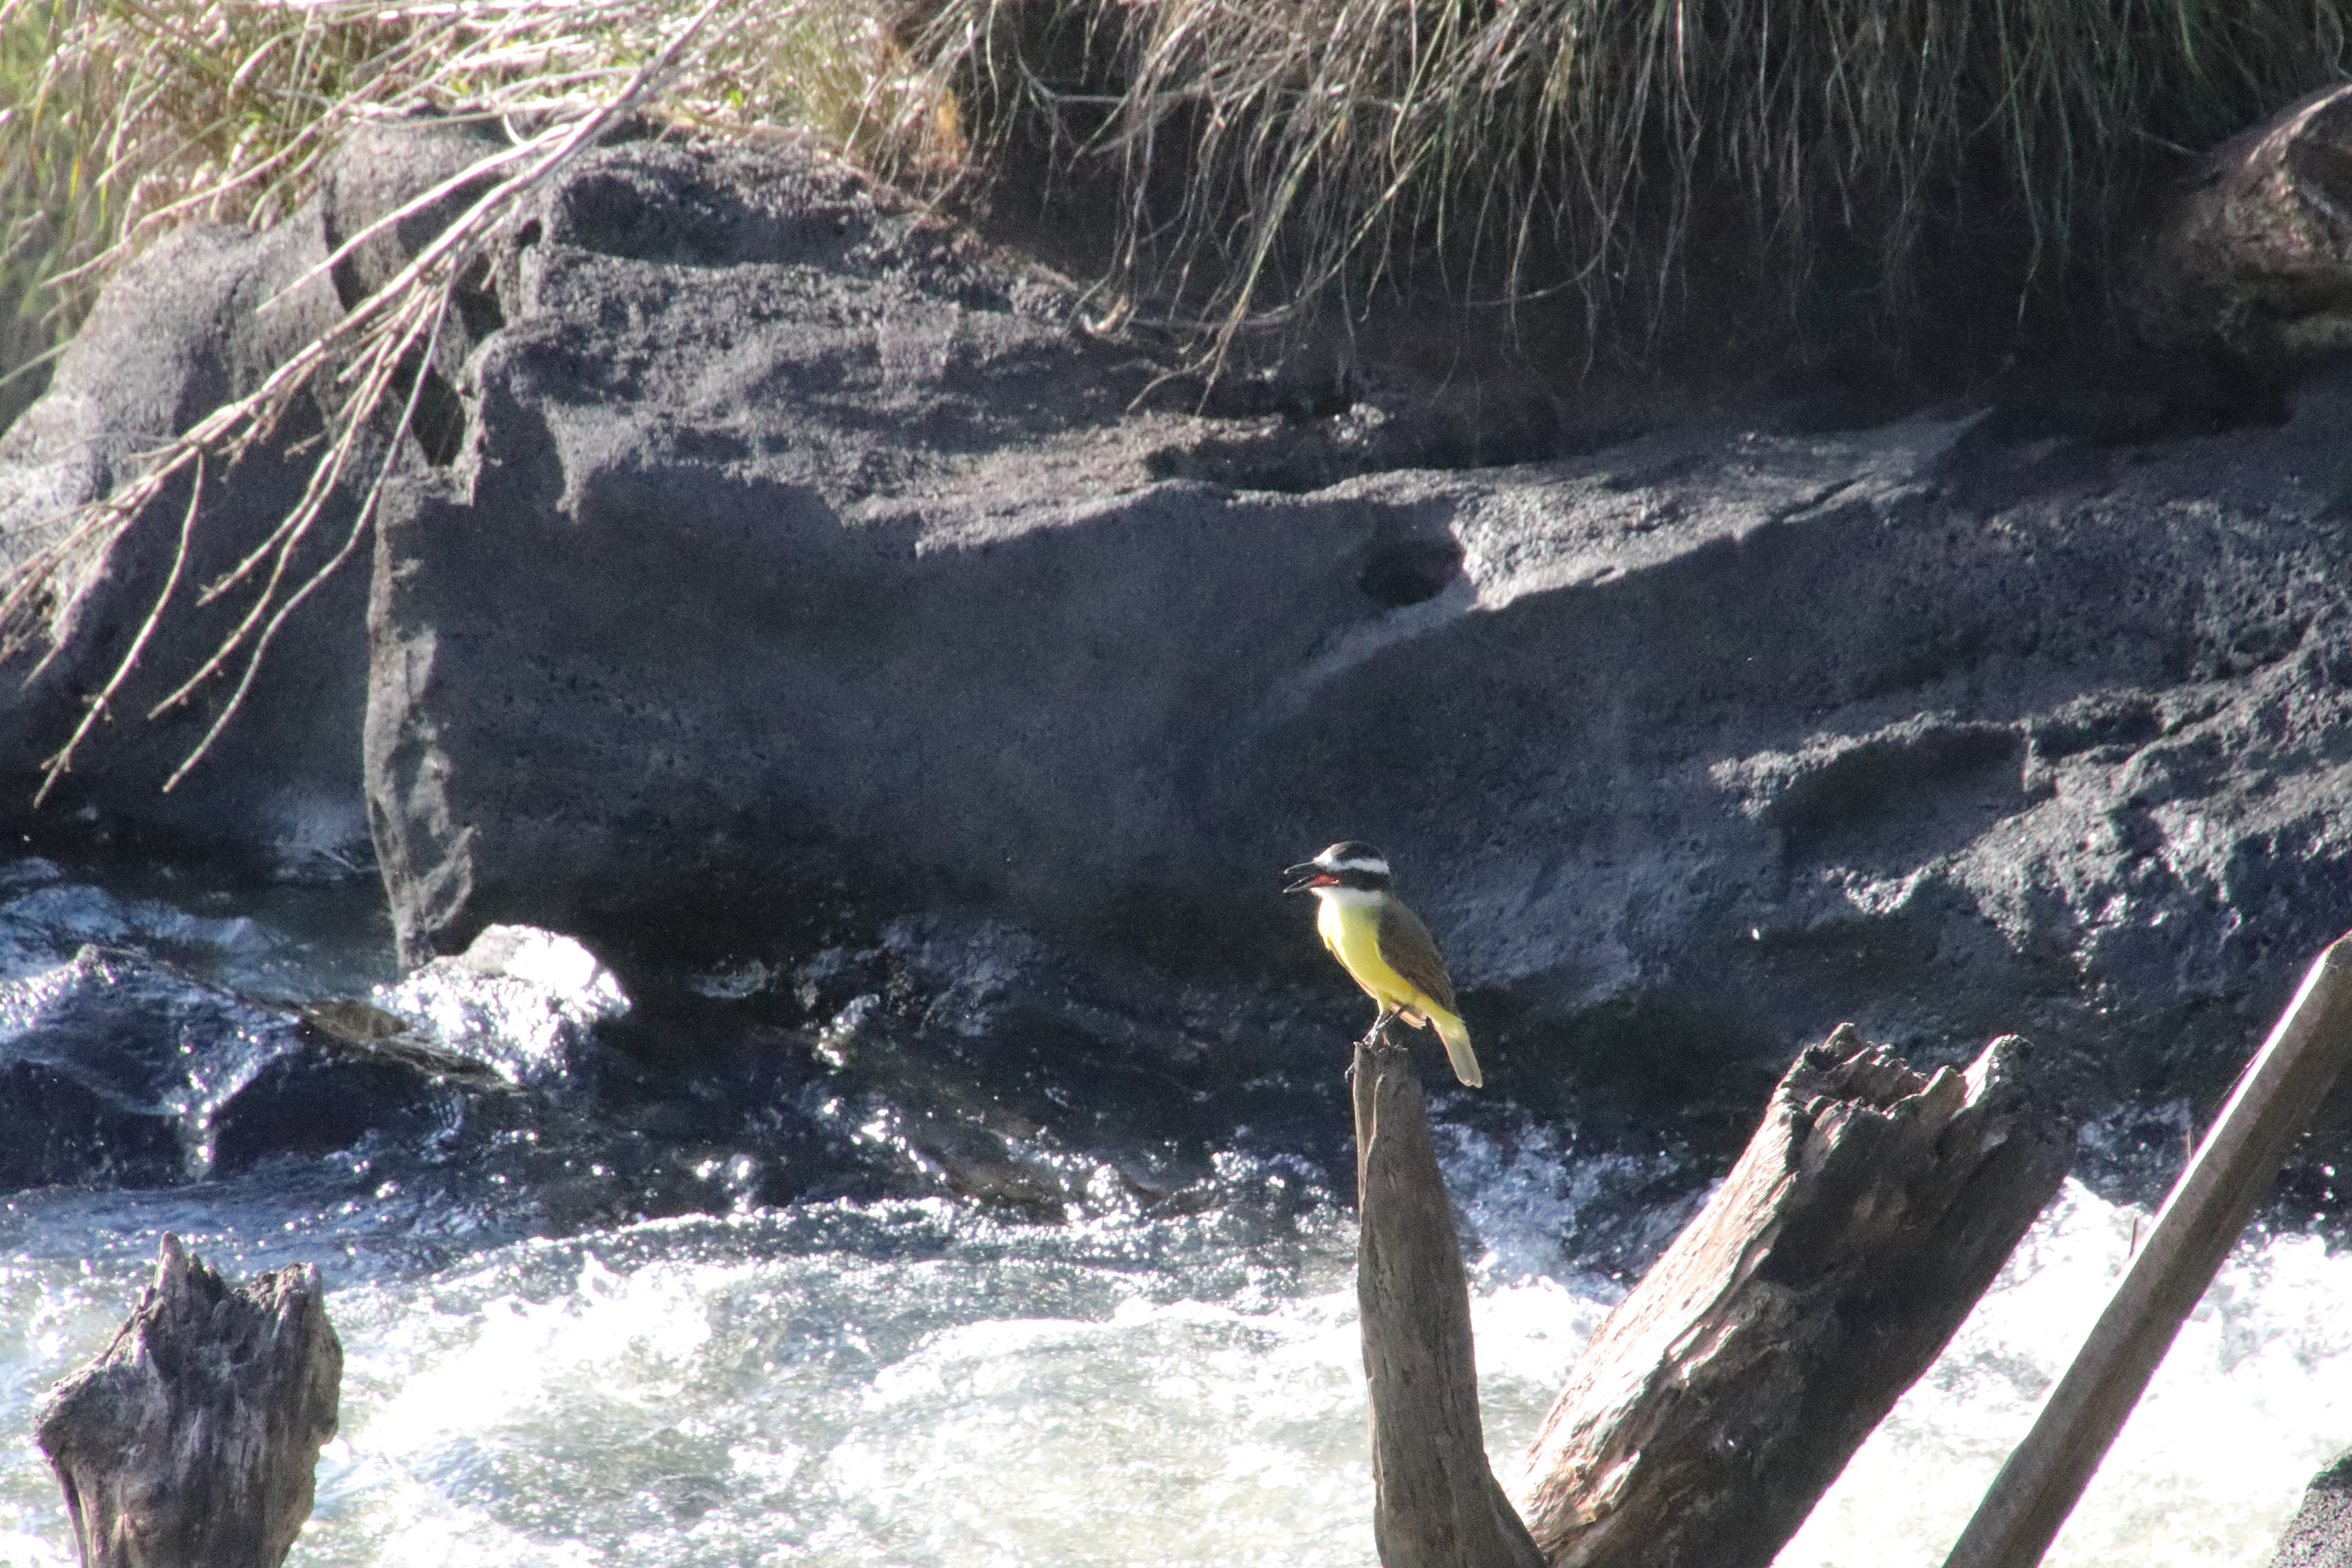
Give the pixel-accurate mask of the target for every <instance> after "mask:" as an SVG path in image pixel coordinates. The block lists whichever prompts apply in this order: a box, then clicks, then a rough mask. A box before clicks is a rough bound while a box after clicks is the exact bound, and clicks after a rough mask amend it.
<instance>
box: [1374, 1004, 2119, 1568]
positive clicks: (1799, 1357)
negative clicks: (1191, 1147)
mask: <svg viewBox="0 0 2352 1568" xmlns="http://www.w3.org/2000/svg"><path fill="white" fill-rule="evenodd" d="M2025 1051H2026V1047H2025V1043H2024V1042H2023V1041H2022V1040H2020V1039H2018V1038H2017V1037H2014V1036H2009V1037H2002V1038H2000V1039H1998V1040H1995V1041H1994V1042H1993V1043H1992V1044H1991V1045H1990V1046H1989V1047H1986V1049H1985V1052H1984V1054H1983V1055H1982V1056H1980V1057H1979V1058H1977V1060H1976V1062H1975V1063H1974V1064H1973V1065H1972V1066H1970V1067H1969V1069H1968V1071H1967V1072H1966V1073H1965V1074H1962V1073H1958V1072H1955V1071H1953V1070H1952V1069H1951V1068H1938V1069H1937V1071H1936V1073H1935V1074H1934V1076H1933V1077H1924V1076H1922V1075H1920V1074H1918V1073H1916V1072H1914V1071H1912V1070H1911V1069H1910V1068H1907V1067H1906V1066H1905V1065H1904V1064H1903V1063H1902V1062H1901V1061H1900V1060H1898V1059H1897V1058H1895V1056H1894V1055H1893V1054H1892V1053H1890V1052H1889V1051H1888V1050H1887V1049H1886V1048H1885V1047H1883V1046H1871V1045H1865V1044H1864V1041H1863V1039H1862V1037H1861V1036H1860V1035H1858V1034H1857V1033H1856V1032H1855V1031H1854V1029H1853V1026H1851V1025H1841V1026H1839V1027H1838V1029H1837V1030H1836V1032H1835V1033H1833V1034H1832V1035H1831V1036H1830V1037H1829V1039H1828V1040H1826V1041H1824V1042H1823V1043H1822V1044H1821V1045H1818V1046H1814V1047H1810V1048H1809V1049H1807V1050H1806V1051H1805V1053H1804V1054H1803V1055H1802V1056H1801V1057H1800V1058H1798V1060H1797V1063H1796V1065H1795V1066H1794V1067H1792V1068H1790V1070H1789V1073H1788V1075H1787V1076H1786V1077H1785V1078H1783V1079H1781V1080H1780V1087H1779V1089H1776V1090H1775V1091H1774V1093H1773V1096H1772V1102H1771V1105H1770V1106H1769V1109H1768V1110H1767V1111H1766V1113H1765V1118H1764V1124H1763V1126H1762V1127H1761V1128H1760V1129H1759V1130H1758V1131H1757V1133H1756V1136H1755V1138H1754V1140H1753V1141H1752V1142H1749V1144H1748V1150H1747V1152H1745V1153H1744V1154H1742V1155H1741V1156H1740V1159H1739V1163H1738V1164H1736V1165H1735V1166H1733V1167H1732V1171H1731V1174H1730V1175H1729V1176H1728V1177H1727V1178H1726V1179H1725V1181H1724V1184H1723V1186H1722V1187H1721V1188H1720V1189H1719V1190H1718V1191H1717V1193H1716V1194H1715V1196H1714V1197H1713V1198H1712V1199H1710V1200H1709V1201H1708V1203H1707V1205H1706V1208H1705V1209H1704V1210H1703V1211H1702V1212H1701V1213H1700V1215H1698V1217H1697V1218H1696V1219H1695V1220H1693V1221H1692V1222H1691V1224H1690V1225H1689V1226H1688V1227H1687V1228H1685V1230H1684V1232H1683V1234H1682V1236H1681V1237H1679V1238H1677V1239H1676V1241H1675V1244H1674V1246H1673V1247H1670V1248H1669V1249H1668V1250H1667V1252H1666V1254H1665V1256H1664V1258H1660V1259H1659V1260H1658V1262H1657V1264H1656V1266H1655V1267H1654V1268H1652V1269H1651V1270H1650V1271H1649V1273H1648V1274H1647V1275H1645V1276H1644V1277H1643V1280H1642V1282H1641V1284H1640V1285H1639V1286H1638V1287H1636V1288H1635V1289H1634V1291H1633V1294H1632V1295H1631V1296H1629V1297H1627V1298H1626V1300H1625V1301H1624V1302H1623V1304H1622V1305H1621V1306H1620V1307H1619V1308H1618V1309H1617V1310H1616V1311H1614V1312H1613V1313H1612V1314H1611V1315H1610V1317H1609V1319H1608V1320H1607V1321H1605V1322H1603V1323H1602V1324H1601V1328H1600V1330H1599V1331H1597V1332H1595V1333H1594V1335H1593V1337H1592V1341H1591V1343H1590V1344H1588V1345H1587V1346H1586V1347H1585V1351H1584V1354H1583V1357H1582V1359H1580V1361H1579V1362H1578V1363H1577V1365H1576V1367H1575V1370H1574V1371H1573V1372H1571V1373H1570V1376H1569V1380H1568V1384H1567V1386H1566V1387H1565V1388H1563V1389H1562V1390H1561V1392H1560V1395H1559V1399H1558V1400H1557V1401H1556V1402H1555V1403H1554V1404H1553V1405H1552V1408H1551V1412H1550V1414H1549V1415H1547V1416H1546V1417H1545V1418H1544V1424H1543V1428H1542V1430H1541V1431H1540V1433H1539V1434H1538V1436H1537V1437H1536V1440H1535V1442H1534V1444H1533V1445H1532V1446H1531V1447H1530V1448H1529V1449H1528V1455H1527V1458H1526V1460H1525V1462H1524V1468H1523V1472H1522V1474H1521V1476H1520V1478H1519V1479H1518V1480H1517V1485H1516V1486H1515V1487H1514V1489H1513V1493H1512V1495H1513V1497H1514V1499H1515V1500H1517V1503H1518V1507H1519V1512H1520V1513H1521V1515H1522V1516H1523V1517H1524V1518H1525V1519H1526V1521H1527V1522H1528V1530H1529V1531H1530V1532H1531V1533H1532V1534H1533V1536H1534V1539H1535V1542H1536V1543H1537V1545H1538V1548H1540V1550H1541V1551H1542V1552H1543V1554H1544V1557H1545V1558H1546V1560H1548V1561H1549V1563H1554V1564H1558V1565H1559V1568H1571V1565H1573V1568H1767V1565H1769V1563H1771V1561H1772V1559H1773V1558H1774V1556H1775V1555H1777V1554H1778V1552H1780V1548H1781V1546H1782V1545H1783V1544H1785V1543H1786V1542H1787V1541H1788V1539H1789V1537H1790V1535H1792V1534H1794V1533H1795V1531H1796V1529H1797V1527H1798V1526H1799V1525H1800V1524H1801V1523H1803V1522H1804V1518H1805V1515H1806V1514H1807V1513H1808V1512H1809V1511H1811V1508H1812V1506H1813V1503H1814V1502H1815V1500H1818V1499H1819V1498H1820V1496H1821V1494H1822V1491H1824V1490H1825V1489H1827V1488H1828V1486H1829V1484H1830V1482H1831V1481H1832V1480H1834V1479H1836V1478H1837V1474H1838V1472H1839V1470H1841V1469H1842V1468H1844V1465H1845V1462H1846V1460H1847V1459H1848V1458H1851V1457H1852V1455H1853V1451H1854V1449H1855V1448H1857V1447H1860V1446H1861V1444H1862V1440H1863V1439H1864V1437H1865V1436H1868V1435H1869V1434H1870V1431H1871V1429H1872V1428H1873V1427H1874V1426H1877V1424H1878V1422H1879V1421H1880V1419H1881V1418H1882V1417H1884V1416H1885V1414H1886V1412H1887V1411H1888V1410H1889V1409H1890V1408H1892V1407H1893V1405H1894V1404H1895V1400H1896V1398H1897V1397H1899V1396H1900V1395H1901V1394H1902V1393H1903V1391H1904V1390H1905V1389H1906V1388H1907V1387H1909V1386H1910V1385H1911V1384H1912V1383H1913V1381H1914V1380H1916V1378H1917V1377H1918V1375H1919V1374H1920V1373H1922V1372H1924V1371H1926V1370H1927V1366H1928V1363H1931V1362H1932V1361H1934V1360H1935V1358H1936V1356H1937V1353H1938V1352H1941V1351H1942V1349H1943V1348H1944V1345H1945V1342H1947V1341H1948V1340H1949V1339H1950V1338H1951V1335H1952V1331H1954V1330H1955V1329H1957V1328H1958V1327H1959V1324H1960V1321H1961V1319H1963V1318H1964V1317H1966V1316H1967V1315H1968V1312H1969V1308H1971V1307H1972V1306H1974V1305H1975V1303H1976V1300H1977V1298H1978V1297H1979V1295H1980V1294H1981V1293H1982V1292H1983V1290H1984V1289H1985V1287H1986V1286H1988V1285H1989V1284H1990V1283H1991V1282H1992V1278H1993V1276H1994V1275H1995V1274H1996V1273H1997V1272H1999V1270H2000V1266H2001V1263H2002V1261H2003V1260H2004V1259H2005V1258H2008V1257H2009V1254H2010V1251H2011V1248H2012V1247H2014V1246H2015V1245H2016V1243H2017V1240H2018V1238H2019V1237H2021V1236H2022V1235H2023V1234H2024V1233H2025V1228H2026V1226H2029V1225H2031V1224H2032V1221H2033V1218H2034V1216H2035V1215H2037V1214H2039V1213H2040V1212H2041V1211H2042V1205H2044V1204H2045V1203H2047V1202H2048V1201H2049V1199H2050V1197H2051V1195H2052V1194H2053V1193H2055V1192H2056V1191H2057V1188H2058V1184H2059V1182H2060V1180H2061V1179H2062V1178H2063V1176H2064V1175H2065V1173H2066V1168H2067V1165H2068V1164H2069V1163H2070V1161H2071V1159H2072V1156H2073V1152H2074V1140H2073V1138H2072V1137H2071V1135H2070V1133H2069V1131H2068V1129H2066V1128H2065V1127H2064V1126H2063V1124H2062V1123H2061V1122H2060V1121H2059V1120H2058V1119H2057V1117H2056V1116H2055V1115H2054V1114H2053V1113H2052V1112H2051V1111H2049V1110H2046V1109H2044V1108H2042V1107H2040V1106H2038V1105H2036V1104H2035V1103H2033V1102H2032V1101H2031V1100H2029V1098H2028V1097H2027V1096H2026V1094H2025V1093H2024V1092H2023V1090H2022V1089H2021V1086H2020V1084H2019V1082H2018V1068H2019V1064H2020V1063H2021V1059H2022V1058H2023V1056H2024V1054H2025ZM1358 1093H1359V1096H1360V1095H1361V1093H1362V1090H1361V1089H1359V1090H1358ZM1359 1103H1360V1100H1359ZM1360 1114H1361V1113H1360V1112H1359V1115H1360ZM1465 1359H1466V1355H1465Z"/></svg>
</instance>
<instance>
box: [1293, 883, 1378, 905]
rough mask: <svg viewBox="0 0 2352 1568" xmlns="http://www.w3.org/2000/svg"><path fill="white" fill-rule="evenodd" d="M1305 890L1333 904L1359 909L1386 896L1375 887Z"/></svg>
mask: <svg viewBox="0 0 2352 1568" xmlns="http://www.w3.org/2000/svg"><path fill="white" fill-rule="evenodd" d="M1307 890H1308V891H1309V892H1311V893H1313V894H1314V895H1315V896H1316V897H1317V898H1318V899H1328V900H1330V901H1331V902H1333V903H1335V904H1346V905H1349V906H1352V907H1355V908H1359V909H1360V908H1362V907H1364V906H1366V905H1369V904H1377V903H1381V902H1383V901H1384V900H1386V899H1387V898H1388V894H1386V893H1384V892H1381V890H1380V889H1376V888H1310V889H1307Z"/></svg>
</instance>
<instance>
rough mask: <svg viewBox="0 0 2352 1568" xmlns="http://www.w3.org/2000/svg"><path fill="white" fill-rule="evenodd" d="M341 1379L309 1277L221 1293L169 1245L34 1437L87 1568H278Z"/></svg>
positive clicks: (337, 1345) (209, 1273) (301, 1513)
mask: <svg viewBox="0 0 2352 1568" xmlns="http://www.w3.org/2000/svg"><path fill="white" fill-rule="evenodd" d="M342 1376H343V1347H342V1345H341V1342H339V1341H338V1340H337V1339H336V1338H335V1331H334V1328H333V1326H332V1325H331V1324H330V1323H329V1322H328V1321H327V1310H326V1306H325V1302H324V1299H323V1292H322V1290H321V1288H320V1283H319V1270H318V1269H317V1268H315V1267H313V1266H312V1265H310V1264H307V1263H305V1264H297V1265H294V1266H293V1267H291V1268H281V1269H278V1270H277V1271H276V1272H275V1273H270V1274H264V1275H262V1276H261V1277H260V1278H258V1279H255V1280H254V1281H253V1282H252V1283H250V1284H248V1285H246V1286H243V1287H240V1288H238V1289H230V1287H229V1286H228V1285H227V1284H226V1282H225V1281H224V1280H223V1279H221V1277H220V1276H219V1275H218V1274H216V1273H215V1272H214V1271H213V1270H212V1269H210V1268H205V1265H204V1264H203V1263H202V1262H201V1261H200V1260H198V1259H196V1258H192V1257H190V1256H189V1255H188V1254H187V1252H186V1251H185V1250H184V1248H183V1247H181V1245H180V1238H179V1237H176V1236H172V1235H169V1234H166V1235H165V1236H164V1237H163V1248H162V1250H161V1252H160V1254H159V1255H158V1257H157V1258H156V1263H155V1282H154V1283H153V1284H152V1285H150V1286H149V1287H148V1288H147V1289H146V1290H145V1291H144V1292H143V1293H142V1295H141V1297H140V1300H139V1305H138V1306H137V1307H136V1308H135V1309H133V1310H132V1311H131V1316H130V1317H129V1319H127V1320H126V1321H124V1322H123V1325H122V1327H121V1329H119V1330H117V1331H115V1335H114V1340H113V1342H112V1343H110V1344H109V1345H108V1346H107V1348H106V1350H105V1352H103V1353H102V1354H100V1356H99V1357H98V1359H97V1360H95V1361H93V1362H92V1363H90V1364H89V1365H88V1366H86V1367H84V1368H82V1369H81V1370H80V1371H79V1372H77V1373H74V1374H73V1375H72V1376H70V1377H68V1378H67V1379H66V1380H65V1381H64V1382H62V1383H60V1384H58V1386H57V1389H56V1391H55V1392H54V1393H53V1394H50V1395H49V1402H48V1404H47V1406H46V1407H45V1408H44V1409H43V1410H42V1411H41V1415H40V1419H39V1421H38V1422H37V1424H36V1426H35V1427H34V1436H35V1437H36V1438H37V1439H38V1441H39V1443H40V1445H41V1451H42V1452H43V1453H44V1454H46V1455H47V1456H48V1460H49V1466H50V1468H52V1469H54V1470H56V1471H57V1475H58V1484H59V1485H60V1486H62V1487H64V1488H65V1494H66V1510H67V1511H68V1513H69V1514H70V1515H71V1516H72V1519H73V1527H74V1538H75V1542H76V1544H77V1545H78V1546H79V1548H80V1549H81V1561H82V1565H83V1568H278V1564H279V1563H283V1562H284V1561H285V1560H286V1553H287V1551H288V1549H289V1548H290V1547H291V1546H292V1545H293V1544H294V1536H295V1534H296V1532H297V1531H299V1530H300V1529H301V1528H302V1521H304V1520H306V1519H308V1518H310V1503H311V1499H312V1486H313V1480H314V1471H315V1469H316V1468H317V1465H318V1459H319V1448H320V1445H322V1444H324V1443H325V1442H326V1441H327V1439H329V1438H330V1437H332V1436H334V1435H335V1422H336V1414H337V1407H338V1405H339V1404H340V1402H341V1384H342Z"/></svg>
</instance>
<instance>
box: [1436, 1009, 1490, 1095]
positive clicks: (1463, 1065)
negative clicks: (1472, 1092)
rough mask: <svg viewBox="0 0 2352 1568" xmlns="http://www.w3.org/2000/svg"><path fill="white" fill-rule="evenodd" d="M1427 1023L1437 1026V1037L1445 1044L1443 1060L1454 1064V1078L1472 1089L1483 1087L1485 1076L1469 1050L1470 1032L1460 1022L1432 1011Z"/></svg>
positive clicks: (1449, 1014)
mask: <svg viewBox="0 0 2352 1568" xmlns="http://www.w3.org/2000/svg"><path fill="white" fill-rule="evenodd" d="M1429 1021H1430V1022H1431V1023H1433V1024H1434V1025H1436V1026H1437V1037H1438V1038H1439V1039H1441V1040H1444V1042H1445V1059H1446V1060H1447V1061H1450V1062H1452V1063H1453V1064H1454V1077H1455V1078H1458V1079H1461V1080H1462V1081H1463V1083H1465V1085H1467V1086H1468V1087H1470V1088H1472V1089H1478V1088H1481V1087H1483V1086H1484V1085H1485V1084H1486V1076H1485V1075H1484V1074H1483V1073H1481V1072H1479V1070H1478V1058H1477V1057H1476V1055H1475V1054H1474V1053H1473V1052H1472V1051H1471V1049H1470V1031H1469V1030H1468V1029H1467V1028H1465V1027H1464V1026H1463V1023H1462V1020H1461V1019H1459V1018H1457V1017H1455V1016H1454V1015H1453V1014H1451V1013H1441V1012H1436V1011H1432V1012H1431V1013H1430V1015H1429Z"/></svg>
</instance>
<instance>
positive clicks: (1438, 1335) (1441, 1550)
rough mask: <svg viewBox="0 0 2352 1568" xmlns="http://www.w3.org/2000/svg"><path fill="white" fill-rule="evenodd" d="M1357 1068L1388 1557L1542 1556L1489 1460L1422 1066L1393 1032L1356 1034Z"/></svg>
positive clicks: (1361, 1247)
mask: <svg viewBox="0 0 2352 1568" xmlns="http://www.w3.org/2000/svg"><path fill="white" fill-rule="evenodd" d="M1352 1078H1353V1080H1354V1084H1355V1103H1356V1205H1357V1213H1358V1215H1359V1221H1360V1226H1361V1228H1360V1232H1359V1235H1358V1240H1357V1244H1356V1301H1357V1306H1358V1310H1359V1315H1360V1318H1361V1320H1362V1327H1363V1336H1364V1378H1365V1381H1366V1383H1367V1384H1369V1385H1370V1393H1371V1438H1372V1493H1373V1501H1372V1538H1373V1541H1374V1542H1375V1543H1376V1544H1377V1546H1378V1547H1379V1550H1380V1557H1381V1568H1542V1565H1543V1558H1542V1556H1541V1555H1540V1554H1538V1552H1537V1551H1536V1546H1535V1542H1532V1541H1530V1540H1529V1539H1528V1532H1527V1528H1526V1526H1524V1525H1522V1524H1521V1523H1520V1522H1519V1516H1518V1515H1517V1513H1515V1512H1513V1511H1512V1509H1511V1504H1510V1501H1509V1500H1508V1499H1507V1498H1505V1497H1504V1496H1503V1489H1502V1488H1501V1487H1500V1486H1499V1485H1497V1484H1496V1480H1495V1476H1494V1472H1493V1471H1492V1470H1490V1469H1488V1468H1487V1466H1486V1436H1485V1435H1484V1433H1483V1431H1482V1430H1481V1428H1480V1426H1479V1420H1478V1373H1477V1368H1476V1365H1475V1363H1474V1361H1473V1359H1472V1352H1471V1344H1470V1286H1469V1281H1468V1280H1467V1279H1465V1276H1464V1275H1463V1272H1462V1245H1461V1242H1460V1241H1459V1240H1458V1239H1457V1238H1456V1237H1455V1236H1454V1205H1452V1204H1451V1203H1449V1202H1447V1200H1446V1196H1445V1180H1444V1177H1443V1176H1442V1175H1440V1174H1439V1173H1438V1170H1437V1155H1436V1152H1434V1151H1433V1149H1432V1148H1431V1147H1430V1142H1429V1122H1428V1119H1427V1117H1426V1115H1425V1113H1424V1111H1423V1105H1422V1098H1421V1079H1420V1078H1419V1077H1418V1076H1416V1075H1415V1074H1414V1072H1413V1070H1412V1062H1411V1061H1410V1060H1409V1059H1408V1058H1407V1056H1406V1054H1405V1050H1404V1047H1402V1046H1401V1045H1397V1044H1394V1043H1392V1042H1391V1041H1390V1040H1389V1039H1388V1038H1387V1037H1386V1036H1385V1035H1384V1034H1383V1035H1381V1036H1380V1037H1378V1038H1374V1037H1370V1036H1368V1037H1365V1038H1364V1039H1363V1040H1360V1041H1358V1042H1357V1045H1356V1059H1355V1066H1354V1068H1353V1069H1352Z"/></svg>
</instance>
